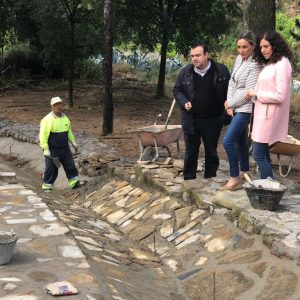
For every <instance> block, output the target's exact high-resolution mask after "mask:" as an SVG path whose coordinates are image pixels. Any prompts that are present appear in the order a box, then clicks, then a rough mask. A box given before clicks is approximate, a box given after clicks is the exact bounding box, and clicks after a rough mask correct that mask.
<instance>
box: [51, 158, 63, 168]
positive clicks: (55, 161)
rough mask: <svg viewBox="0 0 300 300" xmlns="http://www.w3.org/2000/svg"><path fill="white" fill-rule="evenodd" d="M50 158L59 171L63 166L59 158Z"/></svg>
mask: <svg viewBox="0 0 300 300" xmlns="http://www.w3.org/2000/svg"><path fill="white" fill-rule="evenodd" d="M50 158H51V159H52V161H53V163H54V164H55V167H56V168H57V169H59V168H60V166H61V162H60V160H59V157H57V156H56V157H50Z"/></svg>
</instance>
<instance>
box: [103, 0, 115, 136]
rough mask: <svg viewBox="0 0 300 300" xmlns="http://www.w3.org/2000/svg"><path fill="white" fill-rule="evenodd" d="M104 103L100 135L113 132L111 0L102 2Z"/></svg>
mask: <svg viewBox="0 0 300 300" xmlns="http://www.w3.org/2000/svg"><path fill="white" fill-rule="evenodd" d="M103 14H104V35H105V36H104V64H103V66H104V90H105V95H104V102H103V124H102V135H103V136H105V135H108V134H109V133H112V132H113V111H114V107H113V97H112V48H113V33H112V15H113V12H112V0H104V4H103Z"/></svg>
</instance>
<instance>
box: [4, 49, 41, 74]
mask: <svg viewBox="0 0 300 300" xmlns="http://www.w3.org/2000/svg"><path fill="white" fill-rule="evenodd" d="M2 71H3V76H5V77H7V78H11V77H16V76H17V77H18V76H22V75H23V74H24V71H25V72H26V73H30V74H39V75H40V74H43V73H44V71H45V70H44V67H43V61H42V59H41V58H40V56H39V55H38V53H36V52H35V51H30V50H28V49H26V48H25V47H24V46H22V45H21V46H18V47H16V48H13V49H11V50H10V51H9V52H8V53H6V55H5V58H4V62H3V66H2Z"/></svg>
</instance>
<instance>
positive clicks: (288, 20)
mask: <svg viewBox="0 0 300 300" xmlns="http://www.w3.org/2000/svg"><path fill="white" fill-rule="evenodd" d="M296 20H300V17H299V16H295V17H289V16H287V15H286V14H284V13H283V12H278V13H277V14H276V30H277V31H278V32H279V33H280V34H281V35H282V36H283V37H284V38H285V40H286V41H287V43H288V44H289V45H290V46H291V47H292V48H294V47H295V46H296V45H297V43H298V42H297V41H296V39H295V38H294V37H293V36H292V35H291V31H292V32H294V31H296Z"/></svg>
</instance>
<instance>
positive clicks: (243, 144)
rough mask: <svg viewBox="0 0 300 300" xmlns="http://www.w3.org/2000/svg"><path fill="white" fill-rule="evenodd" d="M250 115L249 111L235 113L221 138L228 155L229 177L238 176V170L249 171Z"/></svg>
mask: <svg viewBox="0 0 300 300" xmlns="http://www.w3.org/2000/svg"><path fill="white" fill-rule="evenodd" d="M250 116H251V114H250V113H236V115H235V116H234V117H233V118H232V120H231V123H230V125H229V127H228V129H227V131H226V133H225V136H224V139H223V146H224V149H225V151H226V153H227V156H228V161H229V166H230V176H231V177H238V176H239V175H240V170H241V171H243V172H247V171H249V146H248V140H247V128H248V124H249V122H250ZM239 163H240V165H239Z"/></svg>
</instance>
